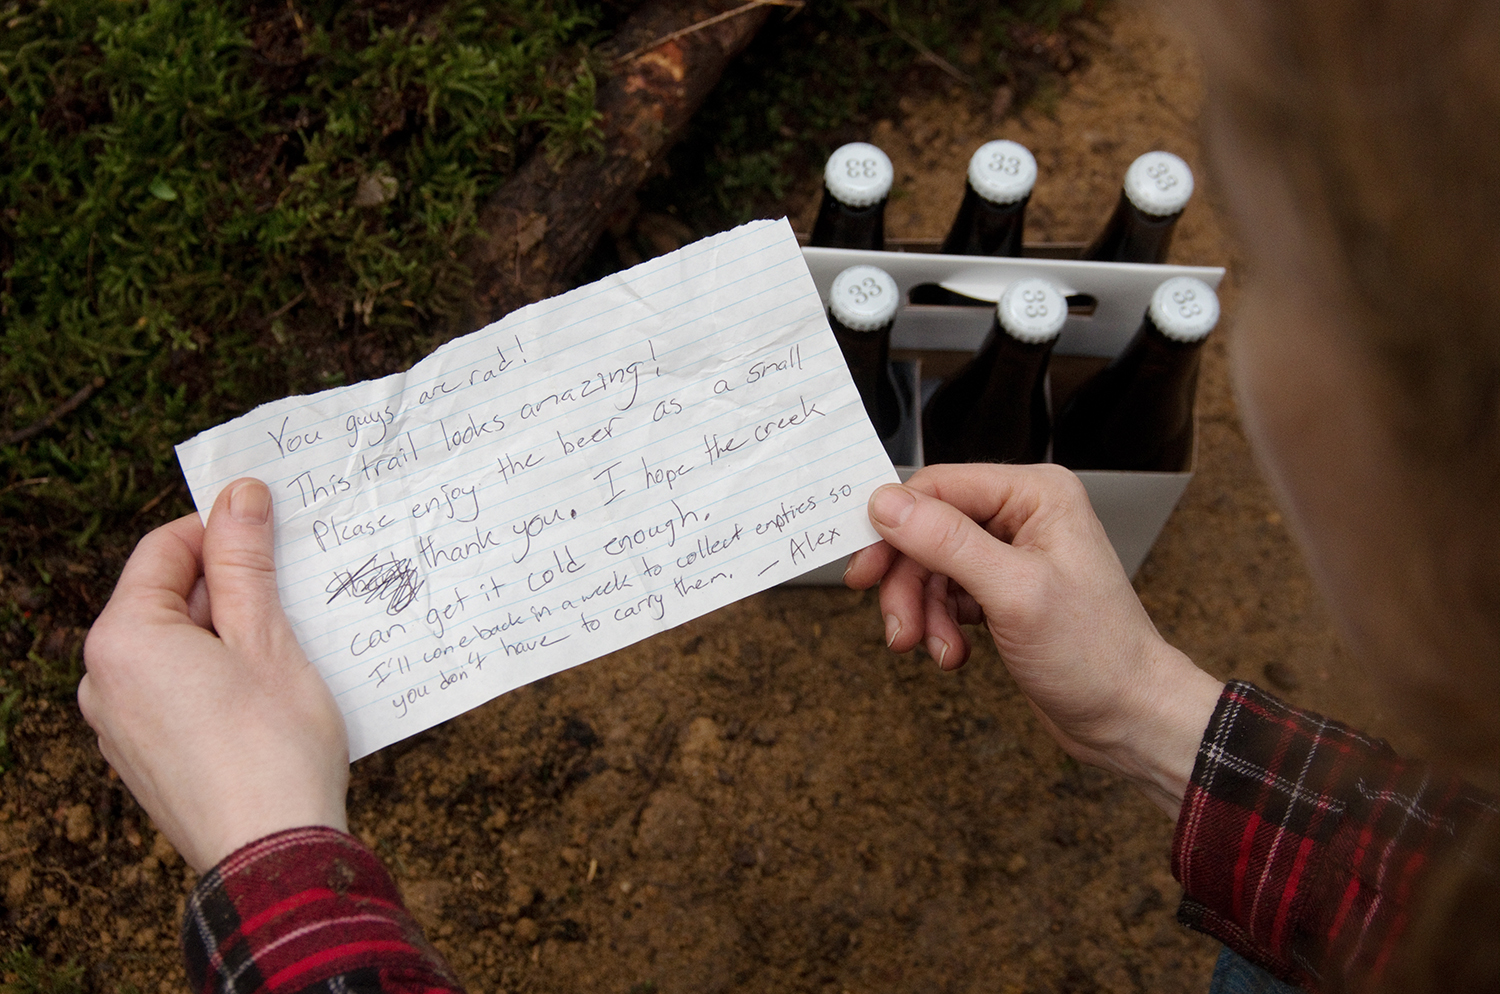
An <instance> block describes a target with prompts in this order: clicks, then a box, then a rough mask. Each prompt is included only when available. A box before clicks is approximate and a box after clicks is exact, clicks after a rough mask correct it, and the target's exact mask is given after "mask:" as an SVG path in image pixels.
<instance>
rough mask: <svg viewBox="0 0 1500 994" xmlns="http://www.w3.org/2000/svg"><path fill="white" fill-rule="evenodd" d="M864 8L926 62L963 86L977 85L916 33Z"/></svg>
mask: <svg viewBox="0 0 1500 994" xmlns="http://www.w3.org/2000/svg"><path fill="white" fill-rule="evenodd" d="M864 10H865V12H866V13H867V14H869V15H870V16H871V17H873V18H875V20H877V21H879V22H880V23H881V24H884V25H885V26H886V27H888V28H890V29H891V33H892V34H894V35H895V36H896V37H897V38H900V39H901V40H902V41H904V42H906V43H907V44H908V45H910V46H911V47H912V48H915V49H916V50H917V54H919V55H921V56H922V58H923V59H925V60H926V61H928V62H931V63H932V64H933V65H935V66H937V67H938V68H939V69H941V70H942V71H943V72H945V73H947V74H948V75H949V76H952V77H953V78H954V79H956V80H958V81H959V82H960V83H962V84H964V85H965V86H968V87H977V86H978V85H979V84H978V83H976V82H974V77H972V76H970V75H969V74H968V73H966V72H964V71H963V70H961V69H959V68H957V67H956V66H954V65H953V63H951V62H949V61H948V60H947V59H945V58H943V57H942V56H941V55H939V54H938V53H936V52H934V51H933V50H932V49H930V48H928V47H927V46H926V45H924V44H923V43H922V39H920V38H918V37H917V36H916V35H914V34H912V33H911V32H910V31H908V30H906V29H905V28H900V27H897V26H896V25H895V24H892V23H891V21H890V19H889V18H887V17H886V16H885V15H884V14H882V13H881V12H880V11H878V10H875V9H874V8H869V7H867V8H864Z"/></svg>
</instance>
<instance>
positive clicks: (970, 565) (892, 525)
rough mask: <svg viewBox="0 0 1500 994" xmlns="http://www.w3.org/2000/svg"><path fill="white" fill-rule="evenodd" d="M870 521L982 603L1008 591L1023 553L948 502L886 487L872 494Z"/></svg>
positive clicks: (915, 558)
mask: <svg viewBox="0 0 1500 994" xmlns="http://www.w3.org/2000/svg"><path fill="white" fill-rule="evenodd" d="M869 513H870V522H871V523H872V524H873V525H874V526H875V530H876V531H878V532H880V537H881V538H883V539H885V540H886V542H887V543H889V544H890V545H891V546H892V547H893V548H895V549H897V550H898V551H900V552H901V553H903V554H904V555H905V556H906V557H907V558H908V559H911V560H912V561H914V562H916V563H918V564H920V565H921V566H922V567H923V568H924V569H926V570H928V571H929V572H932V573H940V574H942V575H943V576H946V577H949V578H950V579H952V580H955V581H957V582H958V584H959V585H960V586H962V587H963V588H964V589H965V590H967V591H968V592H969V594H970V596H972V597H973V598H974V599H975V600H976V601H978V602H979V603H980V605H985V604H994V603H996V602H997V599H998V598H999V597H1000V596H1001V595H1002V594H1003V593H1004V591H1005V584H1004V582H1003V581H1004V577H1005V576H1006V575H1007V573H1009V572H1010V571H1011V570H1012V569H1014V567H1015V566H1017V565H1019V564H1018V563H1017V562H1016V558H1017V557H1018V556H1019V555H1020V554H1019V553H1017V552H1016V550H1015V549H1013V548H1012V547H1011V546H1009V545H1007V544H1006V543H1004V542H1002V541H1000V540H999V539H997V538H996V537H995V536H994V535H992V534H990V533H989V532H988V531H986V530H985V529H984V528H982V527H980V525H979V524H978V523H977V522H975V521H974V519H973V518H970V517H969V516H968V515H967V514H965V513H964V512H962V511H960V510H959V509H958V508H956V507H954V506H953V505H952V504H949V503H947V502H945V501H942V500H939V499H937V498H936V497H931V496H929V495H927V494H924V493H922V492H921V491H919V490H916V489H914V488H912V487H908V486H902V485H900V484H894V483H892V484H887V485H886V486H883V487H881V488H880V489H878V490H876V491H875V492H874V493H873V494H871V495H870V505H869Z"/></svg>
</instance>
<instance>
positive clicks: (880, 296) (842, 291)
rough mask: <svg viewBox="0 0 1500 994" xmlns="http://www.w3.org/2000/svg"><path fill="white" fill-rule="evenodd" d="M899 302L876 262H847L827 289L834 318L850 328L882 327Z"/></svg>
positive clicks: (893, 284) (892, 283) (892, 282)
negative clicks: (864, 264)
mask: <svg viewBox="0 0 1500 994" xmlns="http://www.w3.org/2000/svg"><path fill="white" fill-rule="evenodd" d="M845 147H846V148H847V147H848V146H845ZM900 302H901V293H900V291H898V290H897V289H896V281H895V280H894V279H892V278H891V274H890V273H888V272H886V271H885V270H884V269H881V268H880V267H878V266H850V267H849V268H848V269H846V270H844V271H843V272H842V273H839V274H838V275H837V276H835V277H834V278H833V288H832V289H831V290H829V291H828V309H829V310H830V311H831V312H833V317H834V320H836V321H837V322H838V323H839V324H841V325H843V326H844V327H845V328H848V329H849V330H850V331H876V330H878V329H880V328H884V327H885V326H886V325H888V324H890V323H891V321H892V320H894V319H895V317H896V305H897V304H899V303H900Z"/></svg>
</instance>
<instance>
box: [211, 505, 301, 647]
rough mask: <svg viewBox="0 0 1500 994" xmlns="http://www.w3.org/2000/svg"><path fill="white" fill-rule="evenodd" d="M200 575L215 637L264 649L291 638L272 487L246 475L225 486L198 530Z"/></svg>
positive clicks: (232, 643)
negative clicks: (279, 583)
mask: <svg viewBox="0 0 1500 994" xmlns="http://www.w3.org/2000/svg"><path fill="white" fill-rule="evenodd" d="M203 576H204V581H205V583H206V584H207V586H208V599H209V609H210V611H211V612H212V615H213V622H214V630H215V631H217V632H218V633H219V638H221V639H223V640H224V642H225V643H227V644H229V645H230V646H233V647H235V648H243V649H253V648H256V647H260V648H269V647H270V646H271V645H272V644H274V643H277V642H279V641H280V640H281V639H282V638H283V637H288V638H289V637H291V626H290V625H289V624H288V622H287V620H286V613H285V612H284V611H283V610H282V608H281V595H280V593H279V592H278V591H277V589H276V554H275V543H274V537H273V529H272V526H271V491H270V490H268V489H266V485H265V484H264V483H262V482H260V481H259V480H255V479H250V478H248V477H247V478H245V479H242V480H236V481H234V482H233V483H231V484H230V485H229V486H227V487H225V488H224V489H223V490H222V491H221V492H220V493H219V498H218V500H216V501H214V508H213V511H211V512H210V513H209V516H208V526H207V528H206V529H205V530H204V534H203Z"/></svg>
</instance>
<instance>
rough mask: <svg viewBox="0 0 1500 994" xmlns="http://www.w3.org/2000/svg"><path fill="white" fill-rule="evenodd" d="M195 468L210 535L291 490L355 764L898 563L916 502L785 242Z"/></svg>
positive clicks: (730, 255) (290, 591)
mask: <svg viewBox="0 0 1500 994" xmlns="http://www.w3.org/2000/svg"><path fill="white" fill-rule="evenodd" d="M177 451H178V458H179V460H180V461H181V463H182V466H183V470H184V473H185V474H186V475H187V478H188V483H189V485H190V486H191V488H192V491H193V497H194V500H195V501H196V502H197V504H198V507H199V508H200V509H202V510H203V511H204V512H205V513H206V511H207V509H208V508H209V507H211V506H212V505H213V501H214V499H215V498H216V497H217V495H218V493H219V491H220V490H221V489H222V488H223V487H224V486H226V485H227V484H229V483H230V482H231V481H233V480H235V479H238V478H239V477H241V476H256V477H259V478H260V479H262V480H265V481H266V483H267V484H268V485H269V486H270V488H271V492H272V495H273V498H274V500H275V504H276V507H275V512H276V522H277V530H276V554H277V565H278V581H279V583H280V587H281V598H282V603H283V605H284V606H285V607H286V610H287V614H288V615H289V617H290V618H291V619H292V624H293V627H294V629H295V631H296V633H297V637H298V639H299V641H300V642H301V643H302V646H303V648H304V649H305V650H306V651H307V654H308V657H309V658H310V659H311V660H312V662H313V663H314V665H316V666H317V667H318V669H319V671H320V672H321V673H322V674H323V676H324V678H325V680H327V682H328V684H329V687H330V688H331V689H332V691H333V693H334V697H335V699H336V700H337V701H338V703H339V706H340V708H341V710H342V711H343V713H344V718H345V721H346V724H347V726H348V729H349V737H350V752H351V755H352V756H353V757H355V758H358V757H360V756H363V755H367V754H368V753H370V752H373V751H374V750H376V749H379V748H381V747H382V746H384V745H387V744H389V743H391V742H394V741H397V740H399V739H401V738H405V737H406V736H408V735H412V734H414V733H416V732H418V731H421V730H422V729H424V728H428V727H430V726H432V725H434V724H437V723H438V722H441V721H444V720H446V719H448V718H451V717H453V716H454V715H457V714H460V713H462V712H463V711H466V710H468V709H469V708H472V707H474V706H476V705H478V704H481V703H483V702H484V701H487V700H489V699H491V698H493V697H495V696H497V695H499V694H502V693H505V692H506V691H509V690H512V689H514V688H516V687H519V686H522V685H524V684H526V683H529V682H531V681H533V680H536V679H539V678H541V677H543V676H546V675H549V674H551V673H556V672H558V671H560V670H563V669H566V668H568V667H570V666H575V665H577V664H579V663H583V662H587V661H588V660H591V659H595V658H597V657H599V656H601V655H604V654H605V653H608V652H611V651H613V650H615V649H617V648H620V647H622V646H625V645H628V644H630V643H632V642H635V641H638V640H640V639H642V638H646V637H649V636H650V635H653V634H655V633H657V632H660V631H664V630H666V629H668V628H671V627H673V626H675V625H678V624H681V623H682V622H684V621H687V620H689V619H691V618H694V617H697V616H699V615H702V614H705V613H707V612H709V611H712V610H714V609H716V608H719V607H722V606H723V605H725V604H728V603H731V602H732V601H735V600H738V599H740V598H742V597H745V596H748V595H749V594H752V593H755V592H757V591H760V590H763V589H765V588H767V587H770V586H772V585H774V584H776V583H780V582H782V581H784V580H788V579H792V578H794V577H796V576H798V575H800V574H802V573H804V572H807V571H808V570H811V569H814V568H816V567H818V566H821V565H823V564H825V563H827V562H831V561H833V560H835V559H838V558H841V557H843V556H846V555H848V554H850V553H851V552H854V551H855V550H857V549H859V548H861V547H863V546H865V545H868V544H870V543H871V542H874V541H876V540H877V536H876V534H875V532H874V531H873V529H872V528H871V527H870V525H869V522H868V521H867V519H866V517H865V503H866V499H867V498H868V496H869V494H870V493H871V492H872V491H873V490H874V489H875V488H876V487H877V486H879V485H881V484H883V483H886V482H891V481H894V480H895V479H896V475H895V471H894V469H893V468H892V467H891V464H890V461H889V459H887V458H886V455H885V452H884V449H883V448H882V447H881V446H880V443H879V442H878V440H877V439H876V437H875V434H874V431H873V429H872V428H871V427H870V423H869V421H868V419H867V418H866V417H865V414H864V408H863V405H862V404H861V403H860V399H859V395H858V393H857V392H856V390H855V388H854V386H853V383H852V382H851V381H850V379H849V374H848V370H847V369H846V367H845V365H844V362H843V357H842V355H841V354H840V352H839V349H838V346H837V344H836V343H835V341H834V339H833V335H832V332H831V331H830V330H829V328H828V323H827V319H826V317H825V313H824V310H823V304H822V302H821V300H819V298H818V294H817V290H816V288H815V287H814V285H813V281H812V278H811V276H810V275H809V274H808V271H807V267H806V265H805V264H804V263H803V261H802V255H801V251H800V249H799V248H798V246H797V243H796V239H795V238H794V237H793V235H792V232H791V228H790V226H789V225H788V224H787V223H786V221H785V220H784V219H783V220H781V221H762V222H755V223H753V224H749V225H744V226H742V227H740V228H736V229H734V230H732V231H728V232H724V233H723V234H720V235H715V236H713V237H712V238H708V239H704V240H703V241H701V242H697V243H695V244H693V245H689V246H686V247H684V248H683V249H680V250H678V251H677V252H674V253H671V254H670V255H667V256H663V257H660V258H657V259H654V260H651V261H649V262H646V263H643V264H642V265H640V266H636V267H634V268H633V269H630V270H628V271H626V272H624V273H619V274H616V275H614V276H611V277H607V278H606V279H604V280H601V281H600V282H598V283H594V284H591V285H589V286H586V287H581V288H579V289H577V290H574V291H571V292H569V293H566V294H563V295H562V296H560V297H555V298H553V299H551V300H546V301H542V302H540V303H538V304H533V305H531V306H529V307H526V308H523V309H521V310H519V311H517V312H516V313H514V314H512V315H510V316H508V317H506V318H505V319H503V320H501V321H498V322H495V323H493V324H490V325H488V326H486V327H484V328H481V329H479V330H478V331H476V332H474V333H473V334H470V335H467V336H464V337H463V338H459V339H455V340H453V341H451V342H448V343H446V344H444V345H443V346H441V347H440V348H438V349H437V350H436V351H434V352H433V354H432V355H430V356H428V357H427V358H426V359H424V360H422V361H421V362H419V363H417V364H416V365H414V366H413V367H412V368H411V369H409V370H407V371H406V372H404V373H399V374H394V375H392V376H387V377H384V378H381V379H378V380H372V381H369V382H366V383H360V384H355V385H352V386H347V387H340V388H337V389H334V390H328V391H324V392H322V393H319V394H315V395H312V396H307V397H291V398H286V399H284V400H280V401H275V402H272V403H270V404H266V405H263V406H262V407H259V408H257V409H255V410H254V411H251V412H249V413H248V414H245V415H243V416H241V417H239V418H237V419H235V420H234V421H231V422H228V423H227V424H224V425H220V426H219V427H217V428H214V429H212V430H210V431H207V432H204V433H203V434H201V435H199V436H198V437H196V438H194V439H191V440H189V441H188V442H185V443H183V444H182V445H180V446H178V450H177Z"/></svg>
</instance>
